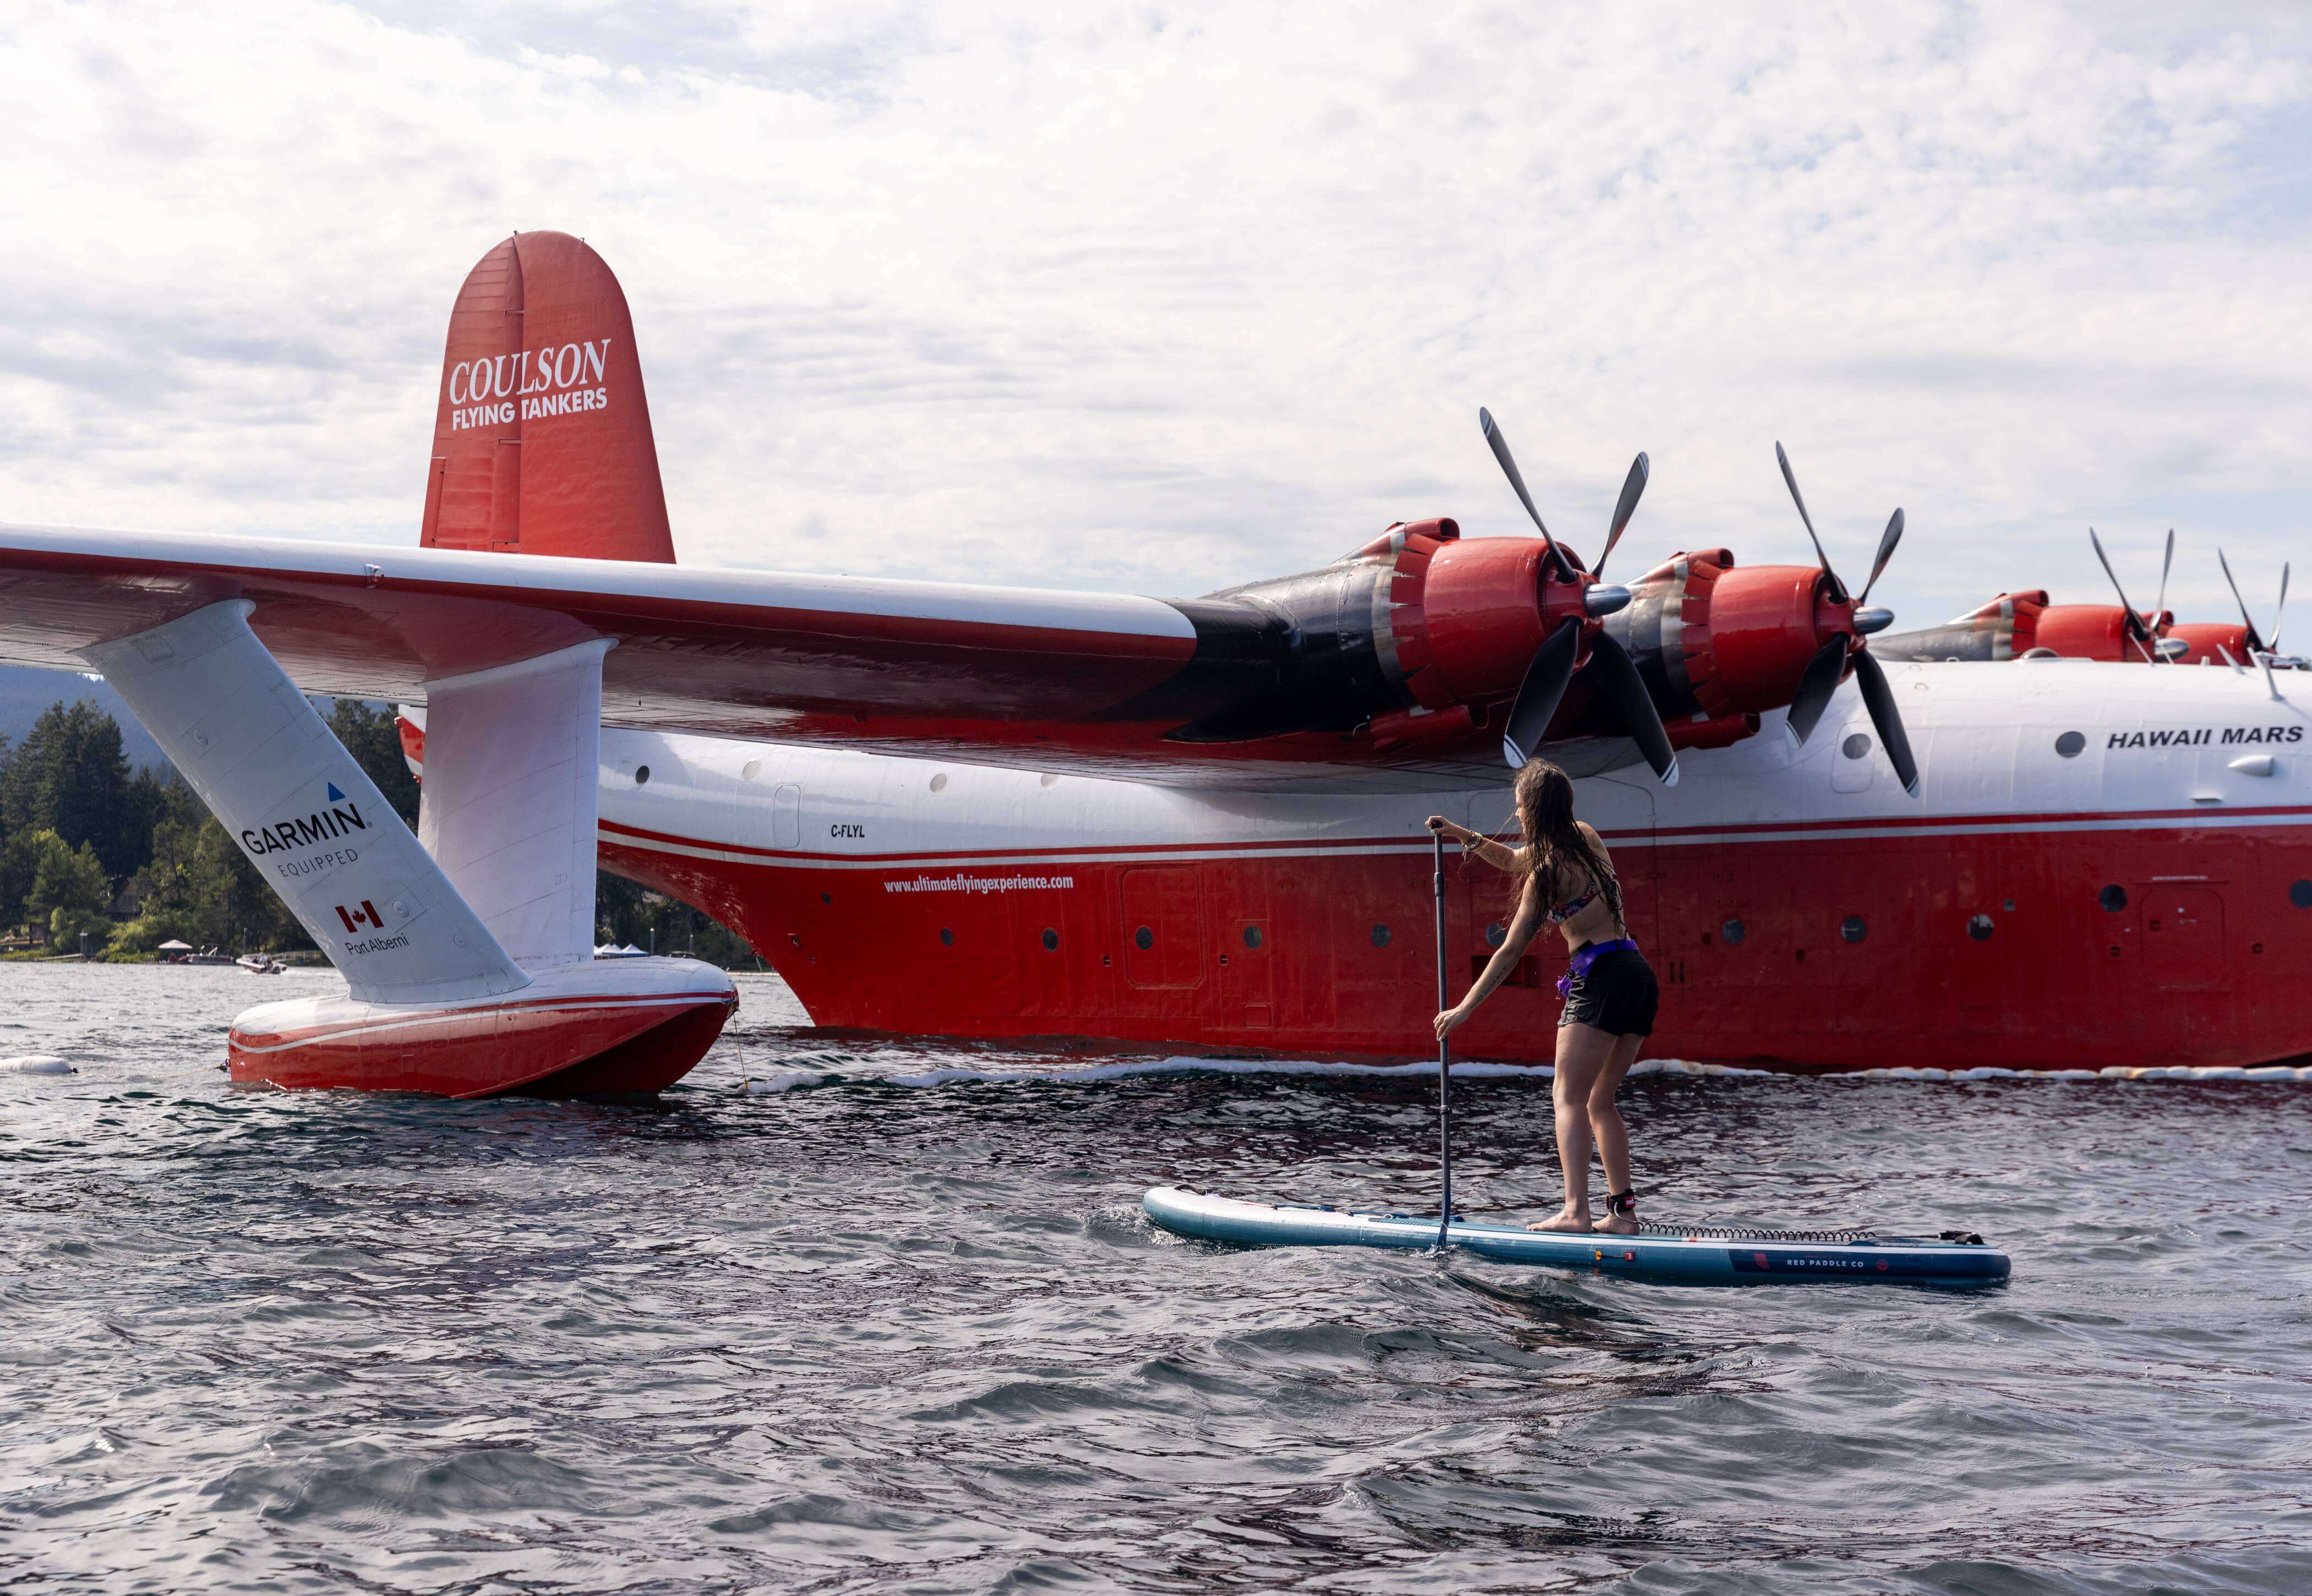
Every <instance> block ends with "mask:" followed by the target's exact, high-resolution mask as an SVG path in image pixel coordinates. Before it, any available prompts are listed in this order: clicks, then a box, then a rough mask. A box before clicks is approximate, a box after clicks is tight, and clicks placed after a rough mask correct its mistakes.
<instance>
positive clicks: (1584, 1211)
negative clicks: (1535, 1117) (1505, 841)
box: [1429, 759, 1661, 1235]
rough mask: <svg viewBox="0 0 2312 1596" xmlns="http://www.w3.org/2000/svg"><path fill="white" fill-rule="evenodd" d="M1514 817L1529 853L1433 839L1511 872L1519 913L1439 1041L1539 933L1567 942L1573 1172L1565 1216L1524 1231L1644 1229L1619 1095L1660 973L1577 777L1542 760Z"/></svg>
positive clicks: (1567, 1099)
mask: <svg viewBox="0 0 2312 1596" xmlns="http://www.w3.org/2000/svg"><path fill="white" fill-rule="evenodd" d="M1516 796H1517V815H1518V822H1519V825H1520V826H1521V827H1522V829H1523V831H1524V833H1525V846H1524V847H1522V848H1514V849H1512V848H1508V847H1504V846H1503V845H1502V844H1501V843H1499V842H1494V841H1493V839H1492V838H1491V837H1486V836H1481V835H1479V834H1478V833H1476V832H1473V831H1471V830H1469V829H1468V828H1467V826H1461V825H1456V824H1453V823H1452V822H1451V821H1449V820H1448V819H1446V818H1445V817H1444V816H1443V815H1431V816H1430V817H1429V826H1430V829H1431V830H1432V831H1438V832H1442V833H1445V834H1446V835H1447V836H1449V837H1452V838H1454V839H1456V840H1457V841H1458V842H1460V844H1461V845H1462V847H1463V848H1464V849H1465V850H1467V851H1468V852H1470V853H1472V854H1474V855H1476V857H1477V858H1479V859H1484V861H1485V862H1486V863H1487V864H1489V865H1494V866H1497V867H1499V868H1502V869H1503V870H1506V871H1508V872H1509V874H1510V877H1511V881H1512V882H1513V883H1514V884H1515V885H1514V886H1513V888H1512V894H1511V897H1512V902H1513V903H1515V905H1516V911H1515V913H1514V914H1513V915H1512V917H1511V920H1510V929H1509V936H1508V937H1507V938H1505V939H1504V940H1503V941H1502V945H1501V946H1499V947H1498V948H1496V949H1494V950H1493V959H1492V961H1491V962H1490V963H1488V964H1486V965H1485V971H1484V974H1483V975H1481V976H1479V977H1478V978H1477V984H1476V985H1475V986H1473V987H1471V988H1470V989H1469V995H1468V996H1467V997H1466V998H1464V999H1461V1001H1460V1003H1459V1004H1458V1006H1456V1007H1452V1008H1449V1009H1447V1010H1446V1011H1445V1012H1444V1013H1443V1014H1441V1015H1439V1016H1437V1034H1438V1037H1439V1038H1440V1039H1441V1040H1442V1039H1443V1038H1444V1037H1445V1036H1446V1035H1447V1034H1448V1033H1450V1032H1451V1031H1452V1030H1453V1029H1454V1027H1456V1026H1458V1025H1460V1024H1461V1022H1462V1021H1464V1020H1466V1019H1467V1018H1468V1017H1469V1016H1470V1015H1472V1014H1474V1013H1476V1008H1477V1005H1479V1004H1480V1003H1483V1002H1484V1000H1485V999H1487V998H1489V997H1491V996H1492V995H1493V989H1494V988H1496V987H1498V986H1500V985H1501V984H1502V981H1505V980H1507V979H1508V978H1509V974H1510V972H1511V971H1512V970H1514V969H1516V968H1517V965H1518V961H1519V959H1522V958H1523V957H1524V956H1525V952H1526V949H1527V948H1528V946H1531V944H1532V942H1533V939H1534V938H1535V936H1536V935H1537V933H1538V932H1539V931H1540V929H1541V927H1542V922H1543V921H1544V920H1546V921H1548V922H1549V923H1550V924H1551V925H1554V926H1555V927H1556V928H1557V929H1558V930H1559V931H1560V932H1561V933H1562V934H1563V936H1564V938H1565V946H1566V948H1567V949H1568V951H1569V952H1570V953H1571V954H1572V970H1571V971H1570V972H1568V973H1567V974H1566V976H1565V977H1564V978H1563V979H1562V980H1561V981H1559V982H1558V983H1557V990H1559V991H1560V992H1561V993H1563V995H1564V997H1565V1010H1564V1013H1563V1015H1562V1016H1559V1019H1558V1022H1557V1076H1556V1079H1555V1081H1554V1098H1555V1101H1556V1105H1557V1156H1558V1162H1559V1163H1560V1164H1563V1166H1564V1170H1565V1206H1564V1207H1563V1208H1561V1209H1559V1210H1558V1211H1557V1213H1556V1214H1554V1216H1552V1217H1549V1218H1547V1219H1542V1220H1537V1221H1536V1222H1535V1223H1534V1224H1532V1225H1528V1226H1527V1227H1526V1228H1527V1229H1528V1230H1609V1231H1613V1232H1616V1233H1617V1234H1624V1235H1627V1234H1632V1233H1633V1232H1634V1231H1636V1229H1637V1228H1638V1196H1637V1191H1636V1190H1635V1188H1634V1187H1633V1186H1632V1184H1631V1182H1630V1134H1629V1130H1628V1128H1627V1127H1625V1125H1624V1124H1623V1123H1622V1114H1621V1111H1620V1110H1619V1109H1617V1108H1616V1107H1615V1106H1614V1095H1615V1093H1616V1092H1617V1091H1618V1090H1620V1088H1621V1085H1622V1077H1624V1076H1625V1075H1626V1074H1628V1073H1629V1068H1630V1066H1631V1064H1632V1063H1633V1062H1634V1061H1635V1060H1636V1059H1637V1056H1638V1044H1639V1043H1640V1042H1643V1041H1644V1040H1645V1039H1646V1037H1647V1036H1648V1035H1649V1034H1650V1033H1651V1032H1652V1030H1653V1028H1654V1011H1655V1009H1656V1008H1657V1007H1660V1001H1661V989H1660V987H1659V986H1658V985H1656V984H1655V981H1654V972H1653V967H1652V966H1651V965H1650V964H1647V963H1646V956H1645V955H1643V954H1642V953H1640V952H1639V951H1638V945H1637V944H1636V943H1635V942H1633V941H1632V940H1631V939H1630V935H1629V928H1628V927H1627V925H1625V923H1624V921H1623V919H1622V885H1621V883H1620V882H1619V881H1617V880H1616V879H1615V877H1614V865H1613V861H1612V860H1611V859H1609V858H1608V857H1607V853H1606V845H1605V843H1603V842H1600V841H1598V833H1596V832H1594V831H1592V830H1590V828H1589V826H1587V825H1585V824H1582V823H1581V822H1580V821H1578V820H1576V819H1574V818H1573V782H1572V778H1570V777H1568V776H1567V775H1566V773H1565V772H1563V771H1562V770H1559V769H1558V768H1557V767H1556V766H1555V765H1554V764H1551V763H1548V762H1547V761H1546V760H1540V759H1536V760H1532V761H1529V762H1528V763H1527V764H1526V766H1525V768H1524V769H1523V770H1521V771H1519V772H1518V778H1517V787H1516ZM1593 1138H1594V1139H1595V1142H1596V1146H1597V1149H1598V1157H1599V1159H1600V1160H1601V1161H1602V1162H1603V1163H1604V1164H1605V1165H1606V1191H1607V1197H1606V1217H1605V1218H1604V1219H1603V1220H1602V1221H1596V1222H1593V1221H1592V1220H1591V1218H1590V1217H1589V1149H1590V1146H1591V1142H1592V1139H1593Z"/></svg>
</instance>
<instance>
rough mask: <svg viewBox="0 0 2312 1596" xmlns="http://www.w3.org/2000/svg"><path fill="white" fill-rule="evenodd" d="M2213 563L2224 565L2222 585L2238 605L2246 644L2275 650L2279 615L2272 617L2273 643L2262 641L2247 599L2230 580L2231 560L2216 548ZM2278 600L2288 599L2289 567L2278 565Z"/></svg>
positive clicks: (2238, 584) (2233, 581) (2238, 586)
mask: <svg viewBox="0 0 2312 1596" xmlns="http://www.w3.org/2000/svg"><path fill="white" fill-rule="evenodd" d="M2215 563H2217V564H2220V567H2224V585H2227V588H2231V601H2233V604H2238V606H2240V624H2243V627H2247V645H2249V648H2259V645H2261V648H2268V650H2277V648H2280V643H2277V639H2280V617H2277V615H2275V617H2273V639H2275V641H2273V643H2265V641H2264V633H2261V632H2256V617H2255V615H2249V613H2247V599H2243V597H2240V583H2236V580H2231V560H2227V557H2224V551H2222V548H2217V551H2215ZM2280 601H2282V604H2287V601H2289V567H2280Z"/></svg>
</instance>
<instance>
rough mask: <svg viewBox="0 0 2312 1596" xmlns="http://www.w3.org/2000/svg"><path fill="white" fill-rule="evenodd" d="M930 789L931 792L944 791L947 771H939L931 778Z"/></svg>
mask: <svg viewBox="0 0 2312 1596" xmlns="http://www.w3.org/2000/svg"><path fill="white" fill-rule="evenodd" d="M932 790H933V792H945V791H946V790H947V772H945V771H941V772H940V773H939V774H938V775H936V776H933V778H932Z"/></svg>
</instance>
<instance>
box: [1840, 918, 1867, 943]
mask: <svg viewBox="0 0 2312 1596" xmlns="http://www.w3.org/2000/svg"><path fill="white" fill-rule="evenodd" d="M1838 934H1839V935H1840V936H1842V937H1843V938H1846V939H1847V940H1848V941H1849V942H1860V941H1861V940H1862V939H1863V938H1865V937H1868V936H1869V935H1870V927H1869V926H1868V925H1865V924H1864V923H1863V920H1862V917H1861V915H1859V914H1850V915H1848V916H1847V917H1846V918H1845V919H1844V920H1840V921H1839V922H1838Z"/></svg>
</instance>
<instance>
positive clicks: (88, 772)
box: [0, 702, 149, 876]
mask: <svg viewBox="0 0 2312 1596" xmlns="http://www.w3.org/2000/svg"><path fill="white" fill-rule="evenodd" d="M129 785H130V784H129V774H128V758H127V754H123V753H122V752H121V746H120V727H119V724H118V722H117V721H115V720H113V718H112V717H111V716H109V715H108V714H106V713H105V712H104V711H102V710H100V709H98V708H97V707H96V706H95V705H94V704H92V703H88V702H80V703H74V704H66V703H64V702H57V703H56V704H54V705H52V706H51V707H50V708H49V709H48V710H47V711H45V712H44V713H42V715H41V716H40V718H39V720H37V721H35V722H33V725H32V729H31V731H30V732H29V733H27V734H26V735H25V737H24V740H23V742H22V745H21V746H18V747H17V748H16V749H15V750H14V751H13V753H12V754H10V755H9V757H8V761H7V763H6V766H5V767H4V770H0V830H4V831H5V832H6V833H7V834H9V835H11V836H13V835H15V834H16V833H20V832H38V831H52V832H54V833H57V836H59V837H61V838H63V839H64V840H65V842H66V843H67V844H68V845H70V846H72V847H74V848H78V847H79V846H81V845H82V844H83V843H88V844H90V845H92V847H94V848H95V850H96V853H97V857H98V858H99V859H101V860H102V861H103V866H104V869H105V871H106V873H107V874H108V875H111V876H127V875H131V874H134V873H135V872H136V870H137V869H138V868H141V867H142V866H143V865H144V863H145V853H144V850H145V842H146V839H147V837H148V835H149V832H148V830H147V828H146V827H145V826H143V825H140V824H138V820H139V815H138V812H137V807H136V804H135V802H134V801H132V798H131V796H130V789H129Z"/></svg>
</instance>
